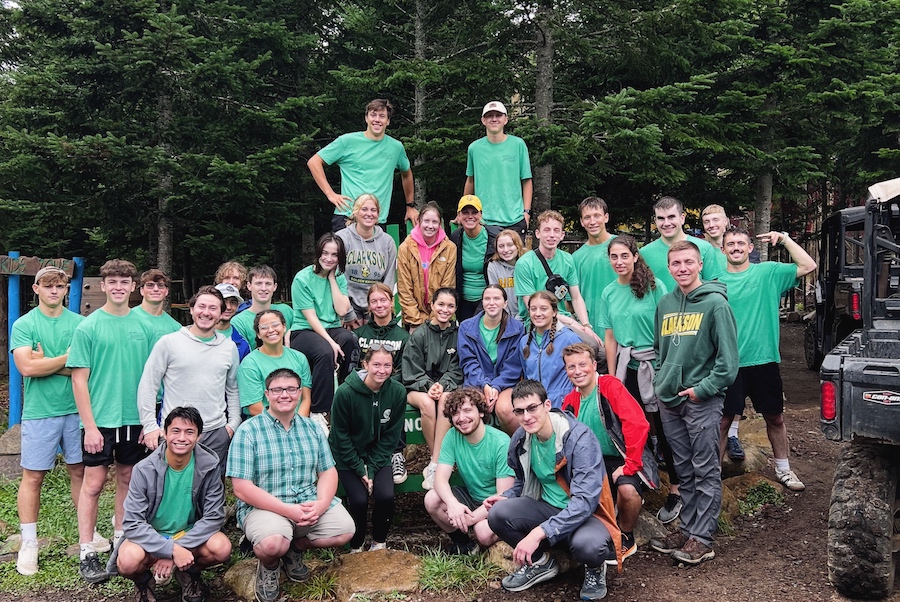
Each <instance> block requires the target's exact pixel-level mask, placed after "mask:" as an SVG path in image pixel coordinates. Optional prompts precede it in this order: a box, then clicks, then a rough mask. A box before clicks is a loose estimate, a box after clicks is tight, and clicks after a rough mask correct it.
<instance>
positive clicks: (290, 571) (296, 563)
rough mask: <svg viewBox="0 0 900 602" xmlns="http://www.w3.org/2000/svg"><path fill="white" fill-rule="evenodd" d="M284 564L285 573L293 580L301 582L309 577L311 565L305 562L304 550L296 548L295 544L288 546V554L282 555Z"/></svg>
mask: <svg viewBox="0 0 900 602" xmlns="http://www.w3.org/2000/svg"><path fill="white" fill-rule="evenodd" d="M281 564H282V565H283V566H284V574H285V575H287V578H288V579H290V580H291V581H296V582H298V583H299V582H301V581H306V580H307V579H309V567H307V566H306V565H305V564H303V552H301V551H300V550H295V549H294V546H291V547H289V548H288V551H287V554H285V555H284V556H282V557H281Z"/></svg>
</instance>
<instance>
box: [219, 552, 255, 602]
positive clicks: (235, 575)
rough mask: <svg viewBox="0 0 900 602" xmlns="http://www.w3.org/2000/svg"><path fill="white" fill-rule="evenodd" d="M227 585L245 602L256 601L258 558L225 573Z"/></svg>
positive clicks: (235, 566)
mask: <svg viewBox="0 0 900 602" xmlns="http://www.w3.org/2000/svg"><path fill="white" fill-rule="evenodd" d="M224 581H225V585H227V586H228V587H230V588H231V590H232V591H233V592H234V593H235V594H237V595H238V596H240V597H241V598H243V599H244V600H256V558H248V559H246V560H241V561H240V562H238V563H236V564H235V565H234V566H232V567H231V568H230V569H228V570H227V571H225V577H224Z"/></svg>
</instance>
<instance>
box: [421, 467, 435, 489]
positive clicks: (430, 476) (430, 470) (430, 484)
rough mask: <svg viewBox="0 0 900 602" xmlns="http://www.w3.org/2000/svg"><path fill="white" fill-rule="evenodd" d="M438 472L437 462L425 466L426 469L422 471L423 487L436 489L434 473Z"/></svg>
mask: <svg viewBox="0 0 900 602" xmlns="http://www.w3.org/2000/svg"><path fill="white" fill-rule="evenodd" d="M435 472H437V464H435V463H434V462H431V463H429V464H428V466H426V467H425V470H423V471H422V476H423V477H424V478H423V479H422V489H425V490H430V489H434V473H435Z"/></svg>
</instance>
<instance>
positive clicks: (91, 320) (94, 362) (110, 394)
mask: <svg viewBox="0 0 900 602" xmlns="http://www.w3.org/2000/svg"><path fill="white" fill-rule="evenodd" d="M152 337H153V331H152V330H151V329H150V327H149V326H148V325H147V323H146V322H145V321H144V320H143V319H141V318H140V317H138V316H137V315H135V313H134V312H129V313H127V314H125V315H124V316H113V315H111V314H108V313H106V312H105V311H103V310H102V309H98V310H96V311H95V312H93V313H92V314H91V315H89V316H88V317H87V318H85V319H84V320H83V321H82V322H81V324H79V325H78V328H76V329H75V335H74V336H73V337H72V347H71V350H70V351H69V360H68V361H67V362H66V366H67V367H69V368H90V369H91V374H90V377H89V378H88V391H90V394H91V411H92V412H93V414H94V421H95V422H96V423H97V427H99V428H119V427H120V426H125V425H131V424H140V423H141V418H140V415H139V414H138V407H137V388H138V382H140V380H141V373H142V372H143V371H144V363H145V362H146V361H147V358H148V357H149V356H150V349H151V347H152V345H151V340H152Z"/></svg>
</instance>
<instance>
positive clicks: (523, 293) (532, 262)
mask: <svg viewBox="0 0 900 602" xmlns="http://www.w3.org/2000/svg"><path fill="white" fill-rule="evenodd" d="M547 264H548V265H549V266H550V272H551V273H553V274H559V275H560V276H562V277H563V279H564V280H565V281H566V284H568V285H569V286H570V287H572V286H579V284H580V281H579V280H578V270H576V269H575V261H574V260H573V259H572V256H571V255H570V254H569V253H566V252H565V251H563V250H562V249H557V250H556V254H555V255H554V256H553V259H548V260H547ZM515 281H516V296H517V297H518V298H519V316H520V317H521V318H522V321H523V322H525V325H526V326H527V325H529V324H531V317H530V316H529V315H528V307H527V306H526V305H525V300H524V299H523V297H530V296H531V295H533V294H535V293H536V292H538V291H543V290H546V286H547V271H546V270H545V269H544V265H543V264H542V263H541V260H540V259H539V258H538V256H537V255H536V254H535V252H534V251H530V252H528V253H525V254H524V255H522V256H521V257H520V258H519V260H518V261H517V262H516V272H515ZM579 290H580V289H579ZM565 300H566V301H569V302H571V301H572V296H571V295H566V299H565ZM559 313H561V314H563V315H564V316H571V315H572V314H570V313H569V312H568V310H567V309H566V307H565V304H564V303H560V304H559Z"/></svg>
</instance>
